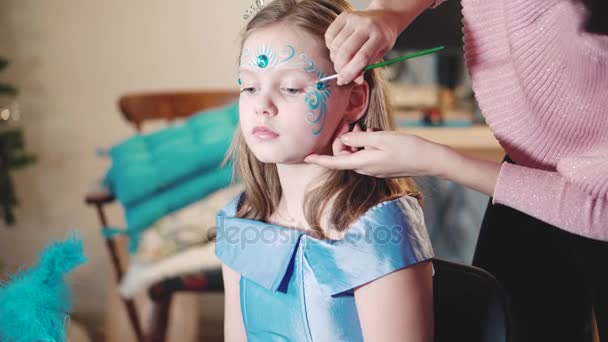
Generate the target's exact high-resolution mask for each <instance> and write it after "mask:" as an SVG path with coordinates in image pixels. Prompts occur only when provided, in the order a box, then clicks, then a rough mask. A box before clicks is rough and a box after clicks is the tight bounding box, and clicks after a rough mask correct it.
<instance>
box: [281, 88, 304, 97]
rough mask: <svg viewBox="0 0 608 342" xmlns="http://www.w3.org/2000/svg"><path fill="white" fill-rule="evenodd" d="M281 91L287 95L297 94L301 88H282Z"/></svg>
mask: <svg viewBox="0 0 608 342" xmlns="http://www.w3.org/2000/svg"><path fill="white" fill-rule="evenodd" d="M283 91H284V92H286V93H287V94H289V95H297V94H299V93H301V92H302V89H298V88H283Z"/></svg>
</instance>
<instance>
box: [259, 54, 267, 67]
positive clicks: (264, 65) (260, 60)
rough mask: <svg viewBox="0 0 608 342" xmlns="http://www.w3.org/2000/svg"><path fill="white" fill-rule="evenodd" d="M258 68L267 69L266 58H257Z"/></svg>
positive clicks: (264, 56)
mask: <svg viewBox="0 0 608 342" xmlns="http://www.w3.org/2000/svg"><path fill="white" fill-rule="evenodd" d="M258 66H259V67H260V68H262V69H263V68H265V67H267V66H268V56H266V55H259V56H258Z"/></svg>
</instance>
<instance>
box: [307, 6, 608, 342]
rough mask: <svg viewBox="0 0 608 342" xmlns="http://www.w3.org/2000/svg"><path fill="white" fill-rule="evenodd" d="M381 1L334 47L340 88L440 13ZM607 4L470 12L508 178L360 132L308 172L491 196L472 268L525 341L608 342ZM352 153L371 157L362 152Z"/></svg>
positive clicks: (495, 169) (467, 29)
mask: <svg viewBox="0 0 608 342" xmlns="http://www.w3.org/2000/svg"><path fill="white" fill-rule="evenodd" d="M432 2H433V0H410V1H405V0H373V1H372V4H371V5H370V8H368V9H367V10H366V11H360V12H350V13H344V14H342V15H341V16H340V17H338V18H337V19H336V21H335V22H334V24H333V25H332V26H331V27H330V28H329V30H328V31H327V33H326V43H327V45H328V47H329V48H330V51H331V56H330V57H331V59H332V61H333V62H334V66H335V69H336V71H337V72H338V73H339V75H340V76H339V78H338V81H337V82H338V84H346V83H349V82H351V81H353V80H354V81H355V82H359V80H360V79H361V75H360V73H361V70H362V69H363V67H364V66H365V65H367V64H369V63H371V62H374V61H377V60H378V59H380V58H382V56H383V55H384V54H385V53H386V52H387V51H388V50H389V49H390V48H391V47H392V45H393V44H394V42H395V39H396V37H397V36H398V35H399V33H400V32H401V31H403V30H404V29H405V28H406V27H407V26H408V25H409V24H410V23H411V22H412V21H413V20H414V18H415V17H416V16H417V15H418V14H420V13H421V12H422V11H424V10H425V9H426V8H428V7H431V6H436V5H438V4H439V3H440V2H441V0H439V1H436V3H435V4H433V3H432ZM606 6H607V2H606V1H603V0H528V1H523V0H462V7H463V16H464V20H463V24H464V30H463V32H464V43H465V57H466V64H467V68H468V71H469V74H470V78H471V81H472V85H473V90H474V91H475V95H476V98H477V100H478V102H479V106H480V108H481V112H482V114H483V115H484V117H485V119H486V122H487V123H488V125H489V127H490V128H491V130H492V131H493V133H494V135H495V137H496V139H497V140H498V141H499V142H500V144H501V145H502V147H503V148H504V150H505V151H506V153H507V156H506V157H505V161H504V162H503V163H501V164H499V163H493V162H488V161H482V160H476V159H472V158H470V157H467V156H464V155H462V154H460V153H458V152H456V151H454V150H452V149H450V148H448V147H446V146H442V145H438V144H435V143H432V142H429V141H426V140H424V139H421V138H419V137H416V136H412V135H407V134H400V133H396V132H354V133H353V132H351V133H348V134H345V135H342V136H341V137H340V139H337V140H336V143H335V144H334V145H335V147H336V150H335V151H334V156H329V155H311V156H309V157H308V158H307V161H308V162H311V163H316V164H320V165H322V166H325V167H330V168H336V169H352V170H355V171H357V172H360V173H363V174H369V175H375V176H378V177H402V176H419V175H434V176H438V177H442V178H445V179H448V180H451V181H454V182H457V183H460V184H463V185H465V186H467V187H470V188H472V189H474V190H477V191H480V192H482V193H485V194H487V195H489V196H491V202H490V203H489V205H488V209H487V211H486V215H485V217H484V220H483V224H482V228H481V233H480V236H479V239H478V243H477V249H476V252H475V257H474V261H473V263H474V264H475V265H477V266H479V267H482V268H484V269H486V270H488V271H490V272H491V273H493V274H494V275H495V276H496V277H497V279H498V280H499V281H500V282H501V283H502V285H503V286H504V287H505V288H506V290H507V291H508V296H509V299H510V305H511V310H512V313H511V314H512V321H513V322H512V323H513V326H512V328H513V329H512V332H513V337H514V341H585V338H586V337H587V336H589V329H590V324H589V323H590V317H591V308H592V307H593V309H594V311H595V316H596V320H597V324H598V328H599V332H600V336H601V338H602V340H604V339H608V270H607V269H606V267H607V265H608V243H606V241H608V35H607V34H608V28H607V24H608V20H606V17H608V11H607V8H606ZM354 147H364V149H362V150H359V151H358V152H351V151H355V149H353V148H354Z"/></svg>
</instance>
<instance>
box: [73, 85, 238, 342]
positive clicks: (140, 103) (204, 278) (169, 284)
mask: <svg viewBox="0 0 608 342" xmlns="http://www.w3.org/2000/svg"><path fill="white" fill-rule="evenodd" d="M238 95H239V94H238V91H192V92H164V93H141V94H127V95H124V96H122V97H121V98H120V99H119V101H118V106H119V108H120V111H121V112H122V114H123V116H124V117H125V119H126V120H127V121H128V122H129V123H130V124H132V125H133V126H134V127H135V130H136V132H137V133H141V131H142V125H143V123H144V122H145V121H151V120H165V121H167V122H171V121H173V120H175V119H178V118H186V117H189V116H191V115H192V114H194V113H196V112H198V111H200V110H204V109H209V108H213V107H220V106H223V105H227V104H229V103H231V102H233V101H235V100H237V99H238ZM114 200H115V197H114V194H112V193H111V192H110V191H109V190H107V189H101V190H96V191H93V192H90V193H88V194H86V197H85V203H86V204H87V205H90V206H93V207H95V209H96V211H97V215H98V217H99V221H100V223H101V227H105V226H107V225H108V222H107V217H106V214H105V211H104V207H105V206H106V205H108V204H111V203H112V202H114ZM106 246H107V248H108V252H109V253H110V258H111V261H112V266H113V268H114V273H115V276H116V281H117V283H119V282H120V281H121V279H122V277H123V274H124V271H125V270H124V269H123V267H122V264H121V260H120V256H121V255H123V256H124V255H126V254H127V253H126V252H122V253H121V251H120V247H119V244H118V243H117V239H116V238H112V239H107V240H106ZM121 247H124V246H122V245H121ZM178 291H197V292H202V291H204V292H217V291H223V284H222V282H221V271H220V270H217V271H212V272H206V273H202V274H198V275H189V276H183V277H177V278H171V279H167V280H164V281H162V282H160V283H158V284H155V285H153V286H152V287H151V288H150V289H149V293H148V294H149V297H150V299H151V300H152V302H153V310H152V315H151V317H150V331H148V332H144V331H143V330H142V326H141V322H140V320H139V315H138V312H137V309H136V307H135V303H134V302H133V300H129V299H123V303H124V306H125V309H126V310H127V314H128V317H129V321H130V323H131V326H132V327H133V331H134V333H135V336H136V338H137V341H138V342H149V341H164V340H165V338H166V334H167V326H168V319H169V309H170V306H171V298H172V295H173V294H174V293H175V292H178Z"/></svg>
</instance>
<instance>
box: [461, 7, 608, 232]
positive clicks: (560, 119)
mask: <svg viewBox="0 0 608 342" xmlns="http://www.w3.org/2000/svg"><path fill="white" fill-rule="evenodd" d="M462 6H463V15H464V42H465V56H466V62H467V67H468V71H469V74H470V76H471V81H472V85H473V90H474V91H475V95H476V98H477V100H478V102H479V106H480V108H481V112H482V114H483V115H484V117H485V118H486V121H487V123H488V125H489V126H490V128H491V129H492V131H493V132H494V135H495V136H496V139H497V140H498V141H499V142H500V144H501V145H502V147H503V148H504V149H505V151H506V152H507V153H508V154H509V156H510V157H511V158H512V159H513V160H514V161H515V163H516V164H517V165H513V164H508V163H503V165H502V167H501V171H500V175H499V177H498V183H497V184H496V189H495V192H494V196H493V198H494V203H499V204H504V205H507V206H509V207H512V208H514V209H517V210H520V211H522V212H524V213H527V214H529V215H531V216H533V217H536V218H538V219H540V220H542V221H545V222H548V223H550V224H552V225H555V226H557V227H559V228H562V229H564V230H566V231H569V232H572V233H575V234H579V235H582V236H586V237H590V238H594V239H600V240H608V36H597V35H591V34H588V33H585V32H583V31H582V29H581V28H580V27H581V23H582V22H583V18H584V8H583V7H582V6H581V5H580V4H578V2H577V1H576V0H527V1H525V0H462Z"/></svg>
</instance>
